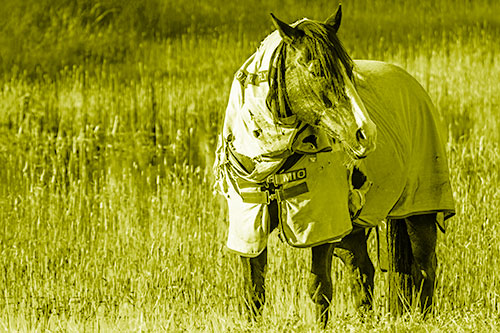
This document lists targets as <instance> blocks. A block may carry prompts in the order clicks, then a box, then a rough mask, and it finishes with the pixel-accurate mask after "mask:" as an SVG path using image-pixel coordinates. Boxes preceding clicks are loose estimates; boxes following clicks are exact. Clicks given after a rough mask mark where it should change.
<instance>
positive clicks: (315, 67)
mask: <svg viewBox="0 0 500 333" xmlns="http://www.w3.org/2000/svg"><path fill="white" fill-rule="evenodd" d="M307 69H308V71H309V72H310V73H311V74H312V75H313V76H315V77H322V76H323V72H322V71H321V66H320V65H319V64H318V62H317V61H314V60H313V61H311V62H310V63H309V65H308V66H307Z"/></svg>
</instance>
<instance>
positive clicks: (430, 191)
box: [355, 60, 455, 228]
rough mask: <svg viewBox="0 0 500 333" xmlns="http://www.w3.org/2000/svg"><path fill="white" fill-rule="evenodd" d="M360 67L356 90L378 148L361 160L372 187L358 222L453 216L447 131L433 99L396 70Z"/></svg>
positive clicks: (373, 64) (368, 65)
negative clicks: (421, 216) (372, 123)
mask: <svg viewBox="0 0 500 333" xmlns="http://www.w3.org/2000/svg"><path fill="white" fill-rule="evenodd" d="M355 64H356V67H355V85H356V89H357V91H358V94H359V95H360V97H361V99H362V100H363V103H364V104H365V107H366V109H367V111H368V113H369V115H370V118H371V119H372V121H373V122H374V123H375V124H376V125H377V148H376V149H375V151H374V152H373V153H371V154H370V155H368V157H367V158H366V159H364V160H363V161H362V163H363V164H364V168H363V171H364V173H365V174H366V175H367V177H368V179H370V180H371V181H372V182H373V186H372V187H371V189H370V190H369V191H368V193H367V194H366V203H365V205H364V207H363V209H362V211H361V215H360V216H359V218H358V220H357V221H356V222H357V223H359V224H362V225H363V224H364V225H367V226H373V225H377V224H378V223H379V222H380V221H382V220H383V219H385V218H391V219H395V218H405V217H408V216H411V215H416V214H425V213H433V212H442V213H443V214H444V219H447V218H448V217H451V216H453V215H454V212H455V208H454V202H453V196H452V191H451V186H450V181H449V174H448V164H447V158H446V152H445V140H444V139H445V138H444V135H446V130H445V129H444V128H443V127H442V124H441V123H440V122H439V115H438V114H437V111H436V109H435V107H434V105H433V104H432V102H431V100H430V98H429V96H428V94H427V93H426V92H425V90H424V89H423V87H422V86H421V85H420V84H419V83H418V82H417V81H416V80H415V79H414V78H413V77H412V76H410V75H409V74H408V73H407V72H406V71H404V70H403V69H401V68H399V67H397V66H395V65H390V64H387V63H383V62H378V61H367V60H357V61H355ZM441 227H442V228H444V226H441Z"/></svg>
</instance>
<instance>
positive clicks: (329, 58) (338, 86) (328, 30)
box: [297, 20, 354, 94]
mask: <svg viewBox="0 0 500 333" xmlns="http://www.w3.org/2000/svg"><path fill="white" fill-rule="evenodd" d="M297 28H298V29H299V30H301V31H303V32H304V35H305V37H306V38H302V39H301V43H303V44H304V45H305V47H306V48H307V50H308V52H309V54H310V56H311V58H312V59H317V60H318V61H319V63H320V66H321V70H322V72H323V75H324V76H325V77H326V78H327V79H328V80H329V81H330V82H332V83H333V89H334V91H335V92H336V93H337V94H341V93H343V87H344V84H345V83H344V77H343V75H342V72H343V71H344V70H345V71H346V74H347V76H348V77H349V78H350V79H352V72H353V67H354V62H353V60H352V58H351V57H350V56H349V54H348V53H347V51H346V49H345V48H344V46H343V45H342V43H341V41H340V40H339V39H338V37H337V34H336V31H335V30H334V28H333V27H332V26H330V25H327V24H322V23H320V22H317V21H312V20H304V21H302V22H300V23H299V24H298V25H297ZM325 51H329V52H325Z"/></svg>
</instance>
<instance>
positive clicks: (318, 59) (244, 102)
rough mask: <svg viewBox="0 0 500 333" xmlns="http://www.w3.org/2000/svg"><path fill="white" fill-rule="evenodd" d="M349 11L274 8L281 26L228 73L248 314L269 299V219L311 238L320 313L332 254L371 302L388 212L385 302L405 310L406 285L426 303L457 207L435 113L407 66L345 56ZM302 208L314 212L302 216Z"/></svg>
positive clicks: (227, 182)
mask: <svg viewBox="0 0 500 333" xmlns="http://www.w3.org/2000/svg"><path fill="white" fill-rule="evenodd" d="M341 17H342V11H341V6H340V5H339V7H338V9H337V11H336V13H334V14H333V15H332V16H330V17H329V18H328V19H327V20H326V21H324V22H319V21H314V20H309V19H303V20H300V21H298V22H295V23H294V24H291V25H289V24H287V23H285V22H282V21H280V20H279V19H278V18H276V17H275V16H274V15H273V14H271V18H272V22H273V24H274V26H275V28H276V31H275V32H274V33H273V34H271V35H270V36H269V37H268V38H267V39H266V40H264V41H263V42H262V45H261V48H260V49H259V50H258V51H257V52H256V54H254V55H253V56H252V57H251V58H250V59H249V60H247V62H246V63H245V64H244V66H242V69H241V70H240V71H238V72H237V74H236V76H235V80H234V81H233V86H232V89H231V97H230V101H229V103H228V108H227V110H226V118H225V125H224V129H223V131H222V134H221V136H220V140H219V145H218V149H217V159H216V166H217V168H216V170H217V175H218V176H217V179H218V184H219V186H220V188H222V192H223V193H225V194H226V196H227V198H228V203H229V212H230V213H229V215H230V216H229V217H230V226H229V233H228V245H227V246H228V248H229V249H230V250H233V252H236V253H238V254H239V255H240V256H241V260H242V267H243V276H244V281H245V286H246V287H245V288H246V290H245V302H246V304H247V306H248V308H249V311H250V314H251V315H252V316H253V317H256V316H258V315H259V314H260V313H261V311H262V307H263V305H264V303H265V286H264V281H265V271H266V265H267V250H266V241H267V239H266V236H267V235H268V234H269V232H270V231H272V230H273V229H275V228H278V229H279V230H280V232H281V234H282V235H284V238H285V239H286V240H287V242H288V243H289V244H290V245H292V246H296V247H310V248H311V251H312V264H311V278H310V283H309V294H310V296H311V298H312V300H313V302H314V303H315V304H316V305H317V314H318V320H319V321H320V322H321V323H322V325H323V326H326V324H327V322H328V317H329V311H328V309H329V304H330V303H331V301H332V296H333V295H332V279H331V267H332V266H331V265H332V260H333V257H334V256H336V257H338V258H340V259H341V260H342V262H343V263H344V264H345V266H346V268H347V270H348V271H349V272H351V273H352V275H353V276H354V279H353V281H352V283H353V285H354V288H353V291H354V292H355V300H356V306H357V308H358V309H360V311H364V310H369V309H371V308H372V295H373V288H374V274H375V269H374V265H373V263H372V262H371V260H370V258H369V256H368V251H367V237H368V232H367V230H369V228H373V227H375V226H377V225H379V224H380V222H381V221H387V224H388V234H387V237H388V239H387V240H388V244H389V247H390V251H389V252H390V253H391V254H392V258H391V262H390V266H389V270H390V273H391V274H392V275H391V279H390V281H391V284H390V290H391V291H390V293H391V299H392V301H391V306H392V308H391V311H393V312H395V313H399V312H400V311H401V309H402V308H403V304H402V303H403V302H404V300H402V298H401V297H400V294H401V292H403V295H406V296H407V297H408V298H410V297H411V295H412V292H411V290H412V289H413V290H414V291H415V289H416V290H417V297H418V299H417V302H418V304H419V307H420V309H421V310H422V311H423V312H424V313H428V312H430V311H431V309H432V304H433V294H434V285H435V281H436V265H437V259H436V239H437V230H438V228H442V225H443V223H442V222H443V221H444V220H446V219H447V218H449V217H451V216H453V214H454V203H453V198H452V195H451V187H450V182H449V175H448V166H447V159H446V152H445V149H444V141H443V138H442V136H443V135H442V129H441V124H440V123H439V119H438V117H437V114H436V109H435V107H434V106H433V104H432V102H431V100H430V98H429V96H428V94H427V93H426V92H425V90H424V89H423V88H422V86H421V85H420V84H419V83H418V82H417V81H416V80H415V79H414V78H413V77H412V76H411V75H410V74H408V73H407V72H406V71H404V70H403V69H401V68H399V67H397V66H395V65H391V64H388V63H384V62H378V61H369V60H352V59H351V57H350V56H349V55H348V53H347V51H346V50H345V48H344V47H343V45H342V43H341V42H340V40H339V39H338V37H337V32H338V30H339V27H340V22H341ZM270 45H271V46H272V47H270ZM261 49H262V50H261ZM259 52H260V53H259ZM252 66H253V67H252ZM259 66H260V67H259ZM262 66H264V67H262ZM257 67H258V68H257ZM262 68H264V70H260V69H262ZM264 94H265V95H266V96H263V95H264ZM339 146H340V147H341V148H342V149H340V150H339V149H338V147H339ZM325 147H326V148H325ZM332 147H333V148H332ZM340 155H341V156H344V157H342V158H338V156H340ZM345 156H347V157H348V160H350V161H353V163H346V162H345V161H346V158H345ZM320 160H321V161H323V162H321V163H323V164H321V163H320V162H318V161H320ZM318 163H319V164H318ZM297 165H298V166H297ZM318 165H319V167H315V166H318ZM315 168H316V169H315ZM314 170H320V171H318V173H317V174H318V176H315V173H314V172H315V171H314ZM313 171H314V172H313ZM346 175H347V176H346ZM309 177H310V178H309ZM314 177H316V178H314ZM306 178H307V179H308V183H307V184H306V183H304V182H303V181H304V179H306ZM318 179H319V180H318ZM301 181H302V182H301ZM318 184H319V185H318ZM346 184H347V185H346ZM249 188H251V190H248V189H249ZM314 191H316V192H315V193H313V194H310V193H309V192H314ZM318 193H319V194H318ZM322 193H325V194H324V195H321V194H322ZM235 198H236V199H235ZM303 198H307V200H306V199H303ZM314 198H317V199H314ZM301 200H306V201H307V205H303V206H301V202H302V201H301ZM308 200H309V201H308ZM314 200H317V202H315V201H314ZM312 203H314V204H313V205H312ZM290 207H291V208H290ZM304 207H305V208H304ZM308 207H309V210H307V208H308ZM311 207H312V208H311ZM301 208H304V209H305V210H306V213H305V214H299V213H297V212H298V211H300V209H301ZM318 211H319V212H318ZM294 214H296V215H294ZM315 214H316V215H315ZM299 216H300V219H307V218H310V219H314V223H313V224H311V223H309V222H310V221H306V222H304V223H302V222H301V223H302V224H299V226H297V223H296V221H297V220H298V219H299ZM332 216H333V217H332ZM346 216H347V217H346ZM294 218H296V220H294ZM290 219H291V220H292V222H289V221H290ZM346 219H347V220H348V223H346V222H345V221H346ZM241 220H243V222H242V223H239V222H238V221H241ZM301 221H302V220H301ZM322 221H323V222H322ZM325 221H326V222H325ZM323 231H324V232H323ZM248 235H250V236H248ZM242 244H243V245H242Z"/></svg>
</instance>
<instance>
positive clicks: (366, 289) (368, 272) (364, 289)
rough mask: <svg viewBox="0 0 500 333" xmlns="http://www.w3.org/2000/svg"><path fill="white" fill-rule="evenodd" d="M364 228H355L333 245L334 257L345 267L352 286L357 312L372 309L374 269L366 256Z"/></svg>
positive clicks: (366, 236)
mask: <svg viewBox="0 0 500 333" xmlns="http://www.w3.org/2000/svg"><path fill="white" fill-rule="evenodd" d="M367 238H368V235H367V234H366V233H365V229H364V228H359V227H355V229H353V231H352V232H351V233H350V234H349V235H347V236H346V237H344V238H343V239H342V241H340V242H339V243H335V256H336V257H338V258H340V259H341V260H342V262H343V263H344V264H345V265H346V268H347V271H348V274H349V275H350V280H351V284H352V286H353V296H354V305H355V307H356V309H358V311H362V312H364V311H367V310H371V309H372V302H373V297H372V296H373V286H374V282H373V279H374V276H375V268H374V267H373V263H372V261H371V260H370V257H369V256H368V249H367V244H366V240H367Z"/></svg>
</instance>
